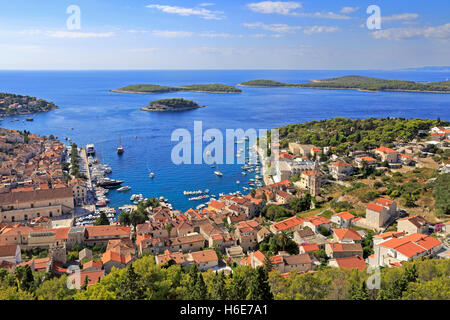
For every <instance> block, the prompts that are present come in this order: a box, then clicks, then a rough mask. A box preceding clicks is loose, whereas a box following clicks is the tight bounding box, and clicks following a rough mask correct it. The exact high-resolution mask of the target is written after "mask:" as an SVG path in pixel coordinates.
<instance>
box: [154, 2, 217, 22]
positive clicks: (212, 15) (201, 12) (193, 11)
mask: <svg viewBox="0 0 450 320" xmlns="http://www.w3.org/2000/svg"><path fill="white" fill-rule="evenodd" d="M147 8H151V9H157V10H160V11H162V12H165V13H171V14H177V15H180V16H185V17H186V16H199V17H201V18H203V19H206V20H222V19H223V12H222V11H211V10H208V9H205V8H183V7H177V6H166V5H160V4H150V5H148V6H147Z"/></svg>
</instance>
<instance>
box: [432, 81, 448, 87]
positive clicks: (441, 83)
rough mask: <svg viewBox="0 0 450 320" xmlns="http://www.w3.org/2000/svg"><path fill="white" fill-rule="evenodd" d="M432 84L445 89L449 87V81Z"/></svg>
mask: <svg viewBox="0 0 450 320" xmlns="http://www.w3.org/2000/svg"><path fill="white" fill-rule="evenodd" d="M432 84H434V85H436V86H446V87H450V80H447V81H439V82H432Z"/></svg>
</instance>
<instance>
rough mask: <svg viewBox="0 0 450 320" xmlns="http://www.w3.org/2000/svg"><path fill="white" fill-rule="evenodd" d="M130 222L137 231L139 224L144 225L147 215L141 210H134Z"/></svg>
mask: <svg viewBox="0 0 450 320" xmlns="http://www.w3.org/2000/svg"><path fill="white" fill-rule="evenodd" d="M130 221H131V224H132V225H133V227H134V229H135V230H136V226H137V225H138V224H142V223H144V222H145V214H144V213H143V212H141V211H140V210H133V211H131V214H130Z"/></svg>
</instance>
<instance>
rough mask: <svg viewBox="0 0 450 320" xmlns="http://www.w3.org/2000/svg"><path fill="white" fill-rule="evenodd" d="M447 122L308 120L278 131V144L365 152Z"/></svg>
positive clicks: (416, 120)
mask: <svg viewBox="0 0 450 320" xmlns="http://www.w3.org/2000/svg"><path fill="white" fill-rule="evenodd" d="M449 124H450V123H449V122H448V121H441V120H429V119H404V118H383V119H376V118H368V119H353V120H352V119H348V118H339V117H338V118H334V119H331V120H321V121H309V122H306V123H302V124H291V125H287V126H284V127H280V128H278V129H279V130H280V131H279V132H280V142H281V143H282V147H286V146H287V145H288V143H289V142H295V141H298V142H299V143H302V144H314V145H315V146H318V147H326V146H332V147H336V148H337V151H338V152H339V151H343V150H346V149H347V148H349V145H351V149H359V150H368V149H370V148H374V147H379V146H380V145H382V144H383V145H386V146H389V145H390V144H391V143H392V142H394V141H395V140H396V139H398V140H400V141H410V140H412V139H414V137H416V136H417V134H418V132H419V130H428V129H430V128H432V127H434V126H437V125H441V126H448V125H449Z"/></svg>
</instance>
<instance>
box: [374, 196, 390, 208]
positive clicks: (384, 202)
mask: <svg viewBox="0 0 450 320" xmlns="http://www.w3.org/2000/svg"><path fill="white" fill-rule="evenodd" d="M375 202H376V203H378V204H381V205H382V206H385V207H389V206H390V205H391V204H393V203H394V201H392V200H389V199H385V198H378V199H376V200H375Z"/></svg>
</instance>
